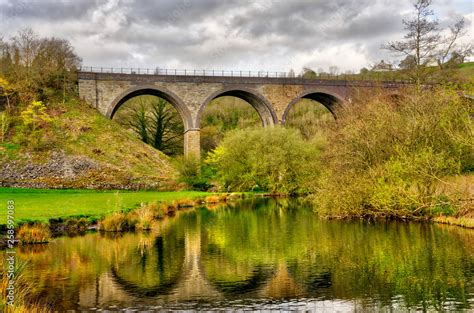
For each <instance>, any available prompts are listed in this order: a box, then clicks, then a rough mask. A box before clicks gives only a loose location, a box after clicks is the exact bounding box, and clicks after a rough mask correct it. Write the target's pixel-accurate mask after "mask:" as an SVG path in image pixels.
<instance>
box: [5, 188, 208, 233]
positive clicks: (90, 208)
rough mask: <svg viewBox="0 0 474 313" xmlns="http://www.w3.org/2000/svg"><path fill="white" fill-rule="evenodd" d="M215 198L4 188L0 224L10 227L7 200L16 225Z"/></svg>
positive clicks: (192, 194) (202, 194)
mask: <svg viewBox="0 0 474 313" xmlns="http://www.w3.org/2000/svg"><path fill="white" fill-rule="evenodd" d="M209 195H211V193H207V192H199V191H176V192H157V191H134V192H128V191H93V190H47V189H19V188H0V203H2V207H4V209H2V210H1V211H0V224H6V218H7V212H6V203H7V200H9V199H13V200H14V201H15V221H16V222H17V223H22V222H28V221H39V222H47V221H48V220H49V219H51V218H67V217H75V216H76V217H79V216H81V217H90V218H100V217H103V216H105V215H108V214H110V213H112V212H115V211H120V210H124V209H132V208H135V207H137V206H138V205H140V203H142V202H144V203H148V202H152V201H157V202H169V201H174V200H181V199H195V198H199V197H206V196H209Z"/></svg>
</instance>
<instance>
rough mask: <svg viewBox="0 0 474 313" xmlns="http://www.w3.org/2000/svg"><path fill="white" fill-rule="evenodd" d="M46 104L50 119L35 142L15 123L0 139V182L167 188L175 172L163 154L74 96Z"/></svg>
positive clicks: (19, 184) (51, 185) (9, 183)
mask: <svg viewBox="0 0 474 313" xmlns="http://www.w3.org/2000/svg"><path fill="white" fill-rule="evenodd" d="M46 107H47V113H48V114H49V115H50V116H51V118H52V121H51V123H50V125H49V126H48V128H47V130H46V131H45V132H44V133H43V134H42V138H41V144H40V145H38V144H30V142H32V141H33V139H31V138H21V131H20V130H19V128H18V127H16V128H15V127H12V129H10V131H9V135H8V136H7V138H6V139H5V141H4V142H3V143H0V186H17V187H34V188H106V189H110V188H114V189H115V188H117V189H135V188H138V187H141V188H150V189H169V188H171V187H170V186H171V185H172V184H173V178H174V177H175V175H176V174H175V170H174V168H173V167H172V166H171V164H170V162H169V159H168V157H166V156H165V155H164V154H162V153H161V152H159V151H158V150H155V149H153V148H151V147H150V146H148V145H146V144H144V143H142V142H141V141H140V140H138V139H137V138H136V136H134V135H133V134H131V133H129V132H127V131H126V130H124V129H123V128H122V127H120V126H119V125H118V124H117V123H115V122H113V121H111V120H109V119H107V118H106V117H104V116H102V115H100V114H99V113H98V112H97V111H96V110H95V109H93V108H91V107H90V106H89V105H87V104H86V103H84V102H82V101H81V100H79V99H77V98H72V99H69V100H67V101H66V102H65V103H62V102H60V101H59V102H51V103H48V104H47V106H46ZM16 118H17V119H18V118H19V117H16ZM12 124H15V120H13V121H12ZM16 124H18V123H16Z"/></svg>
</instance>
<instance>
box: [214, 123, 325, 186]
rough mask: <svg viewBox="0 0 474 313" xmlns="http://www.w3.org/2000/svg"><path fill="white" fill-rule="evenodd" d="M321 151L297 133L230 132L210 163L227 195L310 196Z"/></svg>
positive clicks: (277, 129) (277, 130)
mask: <svg viewBox="0 0 474 313" xmlns="http://www.w3.org/2000/svg"><path fill="white" fill-rule="evenodd" d="M318 154H319V149H318V148H317V147H316V146H315V145H311V144H308V143H307V142H305V141H304V140H303V138H302V136H301V135H300V133H299V132H298V131H297V130H293V129H285V128H281V127H275V128H266V129H262V128H258V129H252V130H236V131H232V132H229V133H228V134H226V136H225V137H224V139H223V141H222V143H221V144H220V145H219V147H217V148H216V149H215V150H214V151H212V152H211V153H210V154H209V156H208V158H207V159H206V163H208V164H210V165H211V166H212V167H213V168H215V171H216V178H217V179H218V180H219V181H220V183H221V184H222V187H223V189H225V190H226V191H229V190H231V191H250V190H260V191H268V192H283V193H290V194H291V193H301V192H307V191H308V187H309V185H310V184H309V183H310V182H311V181H312V180H314V179H316V178H317V176H318V169H319V164H318V161H317V160H318Z"/></svg>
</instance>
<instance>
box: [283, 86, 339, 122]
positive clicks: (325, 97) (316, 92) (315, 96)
mask: <svg viewBox="0 0 474 313" xmlns="http://www.w3.org/2000/svg"><path fill="white" fill-rule="evenodd" d="M301 99H311V100H314V101H317V102H319V103H321V104H322V105H323V106H324V107H326V108H327V109H328V110H329V112H331V114H332V115H333V116H334V118H336V110H337V107H338V106H342V105H344V104H345V103H346V100H345V99H344V98H342V97H341V96H339V95H337V94H335V93H332V92H328V91H327V90H324V89H311V90H305V91H303V92H302V93H300V94H299V95H298V96H297V97H296V98H294V99H293V100H292V101H291V102H290V103H289V104H288V105H287V106H286V108H285V111H284V112H283V116H282V118H281V124H282V125H285V124H286V118H287V117H288V113H289V112H290V110H291V108H292V107H293V106H294V105H295V104H296V103H297V102H298V101H300V100H301Z"/></svg>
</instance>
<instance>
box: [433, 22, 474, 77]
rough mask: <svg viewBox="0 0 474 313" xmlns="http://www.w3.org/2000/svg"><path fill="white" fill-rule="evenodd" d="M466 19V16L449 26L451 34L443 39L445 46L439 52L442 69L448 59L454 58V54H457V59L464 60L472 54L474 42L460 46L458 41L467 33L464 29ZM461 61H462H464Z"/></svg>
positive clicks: (439, 63)
mask: <svg viewBox="0 0 474 313" xmlns="http://www.w3.org/2000/svg"><path fill="white" fill-rule="evenodd" d="M464 27H465V21H464V18H461V19H460V20H459V21H457V22H456V23H455V24H454V25H453V26H450V27H449V30H450V35H449V36H448V37H446V38H444V39H443V42H442V43H443V46H442V47H441V48H440V50H439V52H438V60H437V62H438V66H439V68H440V69H443V68H444V67H445V64H446V63H448V60H452V59H453V55H454V54H456V57H455V59H461V60H462V62H463V61H464V58H465V57H467V56H469V55H471V54H472V44H471V43H468V44H466V45H464V46H461V47H458V46H457V43H456V41H457V40H458V39H459V38H460V37H462V36H464V35H465V34H466V31H465V30H464ZM462 62H461V63H462Z"/></svg>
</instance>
